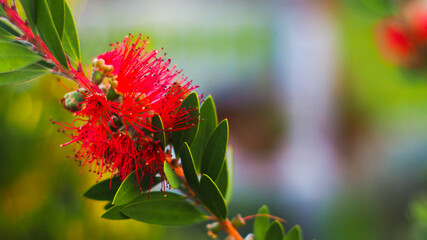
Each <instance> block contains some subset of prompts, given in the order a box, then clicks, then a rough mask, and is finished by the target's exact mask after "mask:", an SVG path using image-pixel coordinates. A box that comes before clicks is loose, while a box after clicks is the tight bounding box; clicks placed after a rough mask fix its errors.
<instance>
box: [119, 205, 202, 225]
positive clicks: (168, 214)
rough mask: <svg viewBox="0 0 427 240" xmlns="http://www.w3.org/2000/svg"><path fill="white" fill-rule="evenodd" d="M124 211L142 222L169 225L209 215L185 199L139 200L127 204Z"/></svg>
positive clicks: (196, 219) (190, 221) (190, 222)
mask: <svg viewBox="0 0 427 240" xmlns="http://www.w3.org/2000/svg"><path fill="white" fill-rule="evenodd" d="M122 212H123V213H124V214H125V215H126V216H128V217H130V218H133V219H135V220H138V221H141V222H145V223H151V224H159V225H169V226H182V225H189V224H194V223H198V222H201V221H204V220H206V219H207V216H205V215H204V214H203V213H202V212H200V210H198V209H197V208H196V207H194V206H193V205H192V204H190V203H189V202H187V201H186V200H184V199H182V200H179V199H161V200H149V201H142V202H137V203H133V204H131V205H129V206H127V207H126V208H124V209H123V210H122Z"/></svg>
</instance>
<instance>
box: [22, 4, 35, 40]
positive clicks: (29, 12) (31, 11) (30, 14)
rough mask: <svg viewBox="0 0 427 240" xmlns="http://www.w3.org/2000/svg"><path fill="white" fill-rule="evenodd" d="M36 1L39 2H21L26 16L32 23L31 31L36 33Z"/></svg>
mask: <svg viewBox="0 0 427 240" xmlns="http://www.w3.org/2000/svg"><path fill="white" fill-rule="evenodd" d="M36 1H37V0H20V2H21V5H22V7H23V8H24V12H25V16H26V17H27V20H28V22H29V23H30V27H31V30H33V32H36V31H35V30H36Z"/></svg>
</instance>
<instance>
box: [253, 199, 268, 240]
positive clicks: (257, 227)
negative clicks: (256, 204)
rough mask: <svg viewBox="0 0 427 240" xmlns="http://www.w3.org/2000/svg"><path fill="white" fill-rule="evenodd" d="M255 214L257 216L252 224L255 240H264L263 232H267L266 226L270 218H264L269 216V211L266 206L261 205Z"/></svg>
mask: <svg viewBox="0 0 427 240" xmlns="http://www.w3.org/2000/svg"><path fill="white" fill-rule="evenodd" d="M257 214H258V215H259V216H257V217H256V218H255V223H254V234H255V239H257V240H264V235H265V231H266V230H267V227H268V225H270V218H269V217H268V216H265V215H269V214H270V211H269V210H268V207H267V205H263V206H262V207H261V208H260V209H259V210H258V213H257ZM265 240H267V239H265Z"/></svg>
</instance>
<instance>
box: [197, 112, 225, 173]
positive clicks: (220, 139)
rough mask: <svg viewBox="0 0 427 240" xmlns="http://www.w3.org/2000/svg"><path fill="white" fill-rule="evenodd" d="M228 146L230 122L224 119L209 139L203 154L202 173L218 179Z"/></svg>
mask: <svg viewBox="0 0 427 240" xmlns="http://www.w3.org/2000/svg"><path fill="white" fill-rule="evenodd" d="M227 144H228V120H227V119H224V120H223V121H222V122H221V123H220V124H219V125H218V127H216V129H215V131H214V132H213V133H212V134H211V136H210V137H209V140H208V143H207V145H206V148H205V151H204V153H203V160H202V168H201V173H204V174H207V175H209V177H211V178H213V179H216V178H217V177H218V174H219V172H220V171H221V167H222V164H223V162H224V159H225V153H226V150H227Z"/></svg>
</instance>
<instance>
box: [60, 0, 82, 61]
mask: <svg viewBox="0 0 427 240" xmlns="http://www.w3.org/2000/svg"><path fill="white" fill-rule="evenodd" d="M62 43H63V46H64V50H65V52H66V53H67V54H68V55H69V56H70V57H71V58H72V59H74V60H75V61H77V62H80V41H79V35H78V33H77V28H76V24H75V22H74V18H73V13H72V12H71V9H70V6H68V3H67V2H65V26H64V36H63V39H62Z"/></svg>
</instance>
